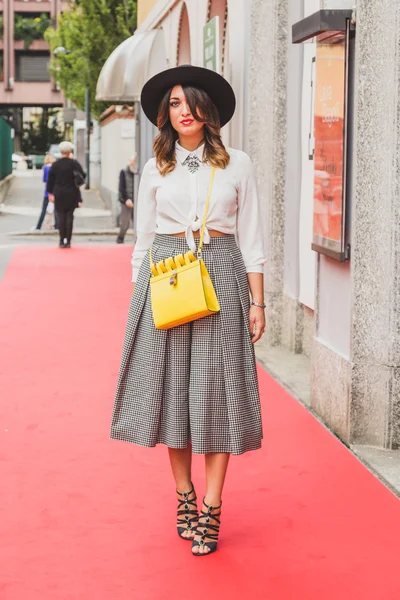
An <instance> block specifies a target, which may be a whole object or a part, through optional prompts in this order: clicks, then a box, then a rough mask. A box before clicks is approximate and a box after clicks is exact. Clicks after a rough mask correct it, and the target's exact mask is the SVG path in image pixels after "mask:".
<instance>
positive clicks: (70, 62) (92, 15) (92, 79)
mask: <svg viewBox="0 0 400 600" xmlns="http://www.w3.org/2000/svg"><path fill="white" fill-rule="evenodd" d="M136 17H137V0H124V1H123V2H121V0H76V2H75V3H74V4H72V5H71V7H70V9H69V10H68V11H65V12H64V13H63V14H62V15H61V16H60V18H59V21H58V27H57V29H48V30H47V32H46V34H45V38H46V40H47V41H48V42H49V44H50V48H51V51H52V53H53V51H54V50H55V48H57V47H58V46H61V47H64V48H66V49H67V50H68V51H69V52H70V53H69V54H58V55H57V57H56V58H54V59H53V60H52V62H51V65H50V72H51V74H52V75H53V77H54V78H55V80H56V81H57V83H59V85H60V87H61V89H62V90H63V91H64V93H65V95H66V96H67V98H69V99H70V100H71V101H72V102H73V103H74V104H76V106H77V107H78V108H80V109H83V108H84V104H85V88H86V87H87V86H89V89H90V93H91V109H92V112H93V114H94V116H96V117H97V116H99V115H100V114H101V113H102V112H103V111H104V110H105V108H107V107H108V104H107V103H104V102H96V100H95V94H96V84H97V79H98V77H99V74H100V71H101V69H102V67H103V65H104V63H105V61H106V60H107V58H108V57H109V55H110V54H111V52H112V51H113V50H114V49H115V48H116V47H117V46H118V45H119V44H120V43H121V42H123V41H124V40H125V39H126V38H128V37H130V36H131V35H132V34H133V33H134V31H135V29H136Z"/></svg>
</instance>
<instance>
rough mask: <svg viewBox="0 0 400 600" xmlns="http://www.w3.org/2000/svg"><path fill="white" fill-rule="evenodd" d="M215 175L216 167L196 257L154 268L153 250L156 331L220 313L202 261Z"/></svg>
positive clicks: (171, 259) (171, 260) (183, 257)
mask: <svg viewBox="0 0 400 600" xmlns="http://www.w3.org/2000/svg"><path fill="white" fill-rule="evenodd" d="M214 176H215V168H213V169H212V172H211V178H210V185H209V188H208V194H207V199H206V206H205V210H204V218H203V223H202V226H201V232H200V240H199V245H198V249H197V257H196V256H195V255H194V254H193V252H192V251H189V252H186V254H179V255H178V256H170V257H169V258H166V259H165V260H162V261H160V262H159V263H157V264H156V265H155V264H154V262H153V257H152V252H151V249H150V268H151V272H152V277H151V279H150V290H151V307H152V310H153V318H154V325H155V326H156V329H171V328H172V327H177V326H178V325H182V324H183V323H189V322H190V321H195V320H197V319H201V318H202V317H207V316H208V315H211V314H213V313H216V312H218V311H219V310H220V306H219V302H218V298H217V295H216V293H215V290H214V286H213V284H212V281H211V278H210V275H209V273H208V271H207V267H206V265H205V264H204V261H203V259H202V258H201V249H202V247H203V240H204V230H205V227H206V221H207V214H208V207H209V204H210V196H211V190H212V187H213V182H214Z"/></svg>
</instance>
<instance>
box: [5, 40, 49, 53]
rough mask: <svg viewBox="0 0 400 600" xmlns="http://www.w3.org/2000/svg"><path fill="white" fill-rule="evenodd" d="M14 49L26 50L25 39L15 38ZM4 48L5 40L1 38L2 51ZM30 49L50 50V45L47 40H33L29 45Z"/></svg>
mask: <svg viewBox="0 0 400 600" xmlns="http://www.w3.org/2000/svg"><path fill="white" fill-rule="evenodd" d="M13 48H14V50H25V47H24V40H14V42H13ZM3 49H4V40H0V51H1V50H3ZM30 50H42V51H44V50H45V51H47V52H49V51H50V49H49V45H48V43H47V42H46V41H45V40H33V42H32V44H31V45H30V46H29V48H28V50H27V52H29V51H30Z"/></svg>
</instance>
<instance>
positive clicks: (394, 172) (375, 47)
mask: <svg viewBox="0 0 400 600" xmlns="http://www.w3.org/2000/svg"><path fill="white" fill-rule="evenodd" d="M321 9H328V10H337V9H341V10H344V9H348V11H349V13H350V14H351V22H352V27H353V29H355V34H353V37H352V41H351V48H350V54H351V65H350V71H349V86H350V87H349V96H348V107H347V108H348V111H349V115H350V117H349V126H348V151H347V155H348V165H347V170H346V175H347V189H348V206H347V212H348V221H349V223H350V227H349V233H348V234H349V247H351V254H350V256H349V257H347V258H349V260H344V261H342V262H341V261H338V260H335V259H334V258H331V257H329V256H327V255H325V254H322V253H320V252H316V251H314V250H313V249H312V248H311V244H312V240H313V210H314V179H315V170H316V163H315V154H313V153H312V152H310V139H311V137H312V135H313V133H312V132H313V119H312V118H310V114H312V110H313V102H314V100H315V88H314V87H313V83H312V82H313V69H314V65H315V57H316V45H315V43H313V42H312V41H311V43H308V44H299V45H294V44H293V43H292V26H293V25H294V24H296V23H298V22H300V21H302V20H303V19H305V18H306V17H308V16H310V15H314V14H315V13H317V12H318V11H320V10H321ZM214 16H218V17H219V28H220V29H219V40H220V46H219V52H220V56H219V61H218V69H219V70H220V72H221V73H223V74H224V76H225V77H226V78H227V79H228V80H229V81H230V83H231V84H232V86H233V88H234V90H235V93H236V96H237V100H238V107H237V111H236V115H235V117H234V119H233V120H232V122H231V124H230V125H229V126H228V127H227V128H226V131H224V132H223V135H224V140H225V142H226V143H227V144H228V145H231V146H233V147H236V148H239V149H243V150H245V151H247V152H248V153H249V154H250V156H251V158H252V160H253V162H254V164H255V168H256V174H257V182H258V188H259V195H260V198H261V204H262V221H263V227H264V231H265V239H266V249H267V263H266V267H265V294H266V302H267V311H266V312H267V332H266V335H265V336H264V339H263V342H262V344H261V346H260V347H261V350H263V346H264V349H266V350H267V349H274V348H282V349H284V350H285V352H286V354H285V361H287V363H288V365H289V368H290V364H291V357H293V360H295V358H296V356H298V355H300V354H303V355H304V356H305V357H306V359H305V362H304V363H303V364H304V365H306V368H307V369H308V375H309V381H310V403H311V407H312V409H313V410H314V411H315V412H316V413H317V414H318V415H319V416H320V417H321V418H322V419H323V420H324V421H325V422H326V423H327V424H328V425H329V426H330V427H331V428H332V429H333V430H334V431H335V432H336V433H337V434H338V435H339V436H340V437H341V439H342V440H344V441H345V442H346V443H348V444H355V445H365V446H372V447H376V448H381V449H386V450H396V449H398V448H399V447H400V309H399V306H400V289H399V286H398V285H397V283H398V281H399V276H398V270H399V268H400V266H399V265H400V262H399V260H398V255H399V245H400V227H399V222H400V220H399V208H398V206H399V202H398V198H399V191H398V188H399V169H398V164H399V156H398V154H399V148H400V144H399V140H398V137H399V132H400V127H399V115H400V110H399V109H400V106H399V102H400V101H399V97H400V96H399V94H398V88H399V84H400V79H399V72H400V70H399V64H398V62H399V53H398V39H399V34H400V5H399V4H398V3H393V2H390V0H357V1H356V0H270V1H267V0H252V1H251V2H247V1H245V0H186V1H183V0H158V1H151V0H139V27H138V33H139V34H140V35H145V34H146V32H147V33H149V32H152V31H153V32H156V33H157V35H158V34H159V39H161V40H162V44H163V53H162V59H161V60H160V62H159V70H161V69H162V68H166V67H174V66H176V65H177V64H182V63H187V62H190V63H192V64H195V65H203V64H204V44H203V40H204V28H205V25H206V24H207V23H208V22H209V20H210V19H211V18H213V17H214ZM135 35H136V34H135ZM134 37H135V36H134ZM111 87H112V86H111ZM122 96H123V93H122ZM122 96H121V97H122ZM138 98H139V92H138V91H137V92H136V96H135V100H136V101H137V100H138ZM126 99H127V100H129V99H131V98H126ZM139 108H140V107H139ZM137 113H138V114H139V111H137ZM153 134H154V131H153V130H151V131H149V133H148V135H149V139H150V138H151V135H153ZM141 137H143V136H142V135H141ZM137 139H138V138H137ZM138 149H140V152H141V159H142V160H141V163H142V164H143V161H144V160H145V159H147V158H148V156H149V154H150V152H151V146H150V145H149V144H147V146H146V149H145V152H142V144H139V145H138ZM307 359H308V360H307Z"/></svg>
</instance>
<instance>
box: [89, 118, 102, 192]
mask: <svg viewBox="0 0 400 600" xmlns="http://www.w3.org/2000/svg"><path fill="white" fill-rule="evenodd" d="M100 186H101V127H100V125H99V123H98V122H97V121H94V122H93V133H92V135H91V136H90V187H91V188H96V189H100Z"/></svg>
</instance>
